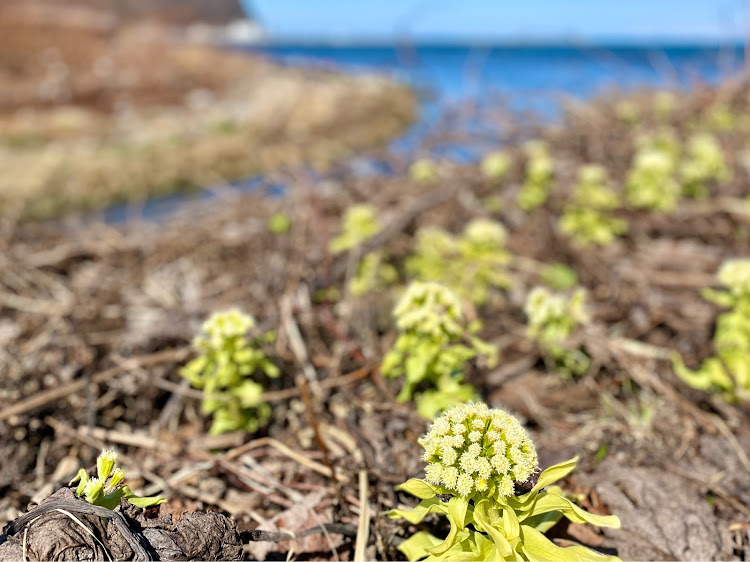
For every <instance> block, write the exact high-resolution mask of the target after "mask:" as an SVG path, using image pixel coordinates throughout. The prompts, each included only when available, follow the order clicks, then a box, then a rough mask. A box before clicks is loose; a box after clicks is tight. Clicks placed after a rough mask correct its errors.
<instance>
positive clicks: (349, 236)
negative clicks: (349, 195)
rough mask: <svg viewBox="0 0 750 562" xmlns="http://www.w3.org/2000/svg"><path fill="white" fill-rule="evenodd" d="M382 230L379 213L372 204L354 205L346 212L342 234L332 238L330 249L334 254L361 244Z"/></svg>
mask: <svg viewBox="0 0 750 562" xmlns="http://www.w3.org/2000/svg"><path fill="white" fill-rule="evenodd" d="M378 232H380V223H379V222H378V214H377V210H376V209H375V207H373V206H372V205H367V204H362V205H352V206H351V207H349V208H348V209H347V210H346V212H345V213H344V218H343V220H342V224H341V234H339V235H338V236H337V237H336V238H334V239H333V240H331V242H330V243H329V244H328V249H329V250H330V251H331V253H333V254H338V253H341V252H343V251H345V250H349V249H351V248H354V247H355V246H359V245H360V244H361V243H362V242H364V241H365V240H368V239H369V238H372V237H373V236H375V235H376V234H377V233H378Z"/></svg>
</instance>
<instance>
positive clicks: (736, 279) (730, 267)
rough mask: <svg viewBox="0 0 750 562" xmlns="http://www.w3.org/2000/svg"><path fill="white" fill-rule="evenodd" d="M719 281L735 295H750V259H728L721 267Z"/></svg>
mask: <svg viewBox="0 0 750 562" xmlns="http://www.w3.org/2000/svg"><path fill="white" fill-rule="evenodd" d="M717 277H718V278H719V282H720V283H721V284H722V285H724V286H725V287H726V288H727V289H729V290H730V292H731V293H732V295H733V296H735V297H740V298H742V297H748V296H750V260H747V259H746V260H740V259H738V260H727V261H725V262H724V264H723V265H722V266H721V269H719V273H718V275H717Z"/></svg>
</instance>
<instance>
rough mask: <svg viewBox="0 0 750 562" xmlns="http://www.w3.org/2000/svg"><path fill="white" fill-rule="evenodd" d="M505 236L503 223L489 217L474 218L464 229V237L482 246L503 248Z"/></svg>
mask: <svg viewBox="0 0 750 562" xmlns="http://www.w3.org/2000/svg"><path fill="white" fill-rule="evenodd" d="M507 237H508V235H507V232H506V231H505V228H504V227H503V225H501V224H500V223H499V222H496V221H493V220H489V219H481V218H480V219H474V220H473V221H471V222H470V223H469V224H467V225H466V228H465V229H464V238H465V239H466V240H467V241H469V242H470V243H472V244H474V245H477V246H482V247H488V248H497V249H503V248H504V247H505V240H506V238H507Z"/></svg>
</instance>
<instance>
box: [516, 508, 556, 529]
mask: <svg viewBox="0 0 750 562" xmlns="http://www.w3.org/2000/svg"><path fill="white" fill-rule="evenodd" d="M562 518H563V514H562V513H560V512H559V511H550V512H547V513H540V514H538V515H536V514H534V515H530V516H529V517H527V518H526V519H523V524H524V525H527V526H528V527H533V528H534V529H536V530H537V531H539V532H541V533H546V532H547V531H549V530H550V529H551V528H552V527H554V526H555V525H557V522H558V521H560V519H562Z"/></svg>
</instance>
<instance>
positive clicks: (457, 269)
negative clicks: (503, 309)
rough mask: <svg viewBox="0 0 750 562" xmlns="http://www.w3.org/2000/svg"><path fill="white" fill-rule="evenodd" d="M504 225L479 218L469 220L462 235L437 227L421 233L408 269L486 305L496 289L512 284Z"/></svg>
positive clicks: (408, 263) (420, 278)
mask: <svg viewBox="0 0 750 562" xmlns="http://www.w3.org/2000/svg"><path fill="white" fill-rule="evenodd" d="M506 239H507V233H506V230H505V228H504V227H503V225H502V224H500V223H498V222H495V221H492V220H489V219H483V218H478V219H474V220H472V221H471V222H469V223H468V224H467V225H466V227H465V228H464V231H463V233H462V234H461V236H458V237H454V236H452V235H451V234H449V233H448V232H446V231H444V230H441V229H437V228H425V229H422V230H420V231H419V232H418V233H417V240H416V244H415V249H414V253H413V254H412V255H411V256H410V257H409V258H407V260H406V272H407V274H408V275H410V276H411V277H414V278H416V279H419V280H421V281H435V282H438V283H441V284H443V285H445V286H447V287H449V288H450V289H452V290H454V291H455V292H456V293H458V295H459V296H460V297H465V298H468V299H470V300H471V301H472V302H473V303H474V304H478V305H482V304H486V303H487V302H488V301H489V300H490V297H491V296H492V294H493V291H497V290H503V289H507V288H508V287H510V284H511V281H510V277H509V275H508V273H507V266H508V264H509V263H510V259H511V255H510V253H509V252H508V250H507V249H506V247H505V243H506Z"/></svg>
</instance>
